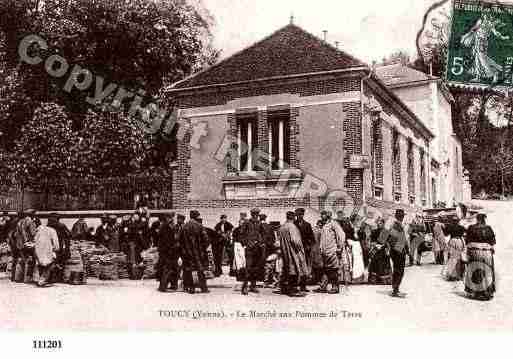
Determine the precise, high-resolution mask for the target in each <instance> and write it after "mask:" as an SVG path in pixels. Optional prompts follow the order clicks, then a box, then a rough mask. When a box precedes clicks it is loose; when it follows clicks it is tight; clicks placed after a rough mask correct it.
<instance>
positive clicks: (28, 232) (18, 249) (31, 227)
mask: <svg viewBox="0 0 513 359" xmlns="http://www.w3.org/2000/svg"><path fill="white" fill-rule="evenodd" d="M35 213H36V211H35V210H33V209H27V210H26V211H25V212H23V214H22V216H23V217H22V218H21V219H20V220H19V221H18V223H17V224H16V229H15V231H14V238H13V239H14V241H13V242H14V243H13V246H11V251H12V257H13V264H14V265H17V264H18V262H20V263H19V264H20V265H21V264H22V263H24V262H25V255H24V253H23V248H24V247H25V243H27V242H32V241H34V237H35V235H36V229H37V228H36V224H35V222H34V219H33V217H34V215H35ZM13 268H14V267H13ZM14 277H15V270H13V271H12V273H11V280H12V281H14Z"/></svg>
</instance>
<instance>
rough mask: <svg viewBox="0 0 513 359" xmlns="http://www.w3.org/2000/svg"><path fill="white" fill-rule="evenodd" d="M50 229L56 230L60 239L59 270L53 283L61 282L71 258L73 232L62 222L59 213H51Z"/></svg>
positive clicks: (58, 252)
mask: <svg viewBox="0 0 513 359" xmlns="http://www.w3.org/2000/svg"><path fill="white" fill-rule="evenodd" d="M48 227H50V228H53V229H55V232H57V237H58V238H59V250H58V251H57V259H56V261H55V263H56V264H57V266H56V268H57V270H56V271H55V273H54V276H53V279H52V281H55V282H60V281H62V277H63V274H64V265H65V264H66V261H67V260H68V259H69V258H70V256H71V232H70V231H69V229H68V228H67V227H66V225H65V224H64V223H61V222H60V218H59V215H58V214H57V213H51V214H50V217H49V218H48Z"/></svg>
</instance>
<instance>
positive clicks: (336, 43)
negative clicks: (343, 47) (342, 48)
mask: <svg viewBox="0 0 513 359" xmlns="http://www.w3.org/2000/svg"><path fill="white" fill-rule="evenodd" d="M339 44H340V42H338V41H335V47H336V48H337V50H338V45H339Z"/></svg>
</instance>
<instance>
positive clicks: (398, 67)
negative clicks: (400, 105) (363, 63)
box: [376, 63, 438, 86]
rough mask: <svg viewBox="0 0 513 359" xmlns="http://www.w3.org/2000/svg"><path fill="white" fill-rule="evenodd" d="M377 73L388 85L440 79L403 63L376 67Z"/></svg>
mask: <svg viewBox="0 0 513 359" xmlns="http://www.w3.org/2000/svg"><path fill="white" fill-rule="evenodd" d="M376 75H377V76H378V77H379V79H380V80H381V81H383V82H384V83H385V85H387V86H396V85H407V84H411V83H415V82H421V81H429V80H436V79H438V78H437V77H435V76H430V75H428V74H425V73H424V72H421V71H417V70H415V69H412V68H410V67H408V66H404V65H403V64H401V63H397V64H393V65H386V66H381V67H378V68H376Z"/></svg>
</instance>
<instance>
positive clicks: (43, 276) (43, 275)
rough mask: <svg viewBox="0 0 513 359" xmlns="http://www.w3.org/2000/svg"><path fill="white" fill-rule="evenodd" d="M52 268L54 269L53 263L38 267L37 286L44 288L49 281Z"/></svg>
mask: <svg viewBox="0 0 513 359" xmlns="http://www.w3.org/2000/svg"><path fill="white" fill-rule="evenodd" d="M53 268H54V265H53V263H52V264H49V265H47V266H41V265H38V269H39V282H37V285H38V286H44V285H46V284H48V282H49V281H50V276H51V274H52V270H53Z"/></svg>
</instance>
